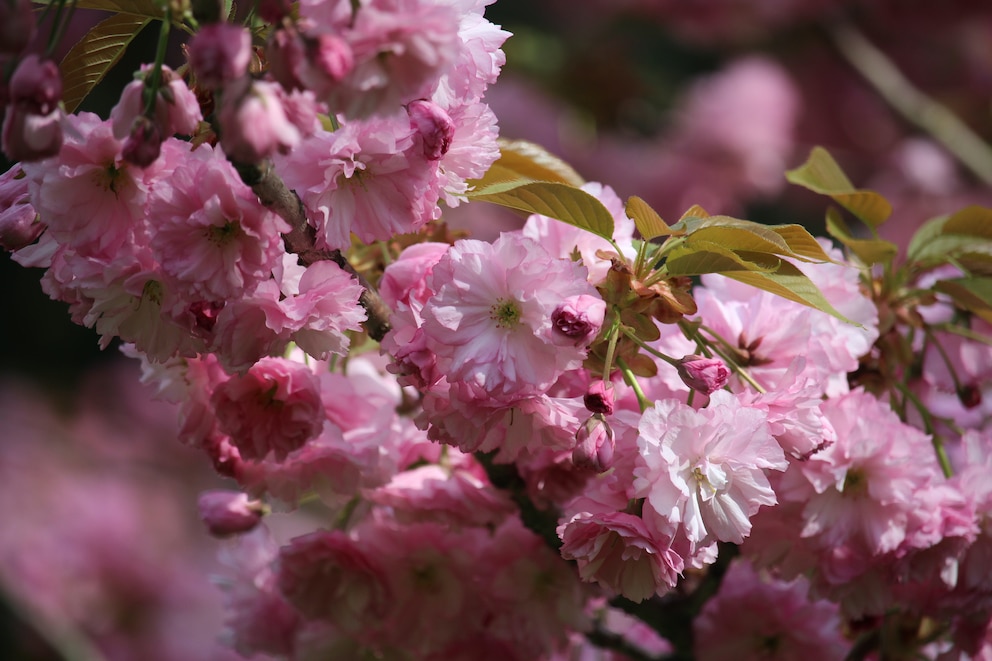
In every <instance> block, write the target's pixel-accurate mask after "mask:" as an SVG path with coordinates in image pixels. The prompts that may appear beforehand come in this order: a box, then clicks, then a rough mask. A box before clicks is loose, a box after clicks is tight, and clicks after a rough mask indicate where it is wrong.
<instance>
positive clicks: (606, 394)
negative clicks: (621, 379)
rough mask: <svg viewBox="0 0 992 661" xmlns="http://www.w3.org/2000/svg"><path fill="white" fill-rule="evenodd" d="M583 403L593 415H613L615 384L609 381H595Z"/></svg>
mask: <svg viewBox="0 0 992 661" xmlns="http://www.w3.org/2000/svg"><path fill="white" fill-rule="evenodd" d="M582 401H583V403H585V405H586V408H587V409H588V410H590V411H592V412H593V413H602V414H603V415H613V384H612V383H610V382H608V381H593V382H592V383H591V384H590V385H589V389H588V390H587V391H586V394H585V397H583V398H582Z"/></svg>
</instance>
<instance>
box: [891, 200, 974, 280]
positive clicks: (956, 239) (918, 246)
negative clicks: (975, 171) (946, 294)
mask: <svg viewBox="0 0 992 661" xmlns="http://www.w3.org/2000/svg"><path fill="white" fill-rule="evenodd" d="M907 255H908V261H909V262H910V263H914V264H918V265H920V266H924V267H928V266H936V265H939V264H945V263H948V262H950V261H952V260H953V261H954V262H956V263H957V264H959V265H961V266H963V267H964V268H966V269H968V270H969V271H972V272H975V273H989V272H990V269H992V266H990V261H992V210H990V209H986V208H984V207H978V206H970V207H965V208H964V209H962V210H961V211H958V212H957V213H953V214H951V215H950V216H939V217H937V218H933V219H932V220H929V221H927V222H926V223H924V224H923V226H922V227H920V228H919V229H918V230H917V231H916V234H914V235H913V238H912V239H911V240H910V242H909V251H908V253H907Z"/></svg>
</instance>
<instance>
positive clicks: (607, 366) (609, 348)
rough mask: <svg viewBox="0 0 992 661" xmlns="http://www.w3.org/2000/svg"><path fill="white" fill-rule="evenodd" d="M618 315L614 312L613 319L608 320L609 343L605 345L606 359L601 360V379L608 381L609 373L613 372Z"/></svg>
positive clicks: (618, 334)
mask: <svg viewBox="0 0 992 661" xmlns="http://www.w3.org/2000/svg"><path fill="white" fill-rule="evenodd" d="M619 331H620V315H619V314H614V315H613V320H612V321H611V322H610V330H609V331H607V332H608V333H609V335H608V337H609V338H610V342H609V344H607V345H606V360H604V361H603V381H605V382H607V383H609V381H610V374H611V373H612V372H613V357H614V356H615V355H616V352H617V340H618V339H620V332H619Z"/></svg>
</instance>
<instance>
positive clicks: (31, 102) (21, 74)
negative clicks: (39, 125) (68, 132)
mask: <svg viewBox="0 0 992 661" xmlns="http://www.w3.org/2000/svg"><path fill="white" fill-rule="evenodd" d="M61 98H62V75H61V74H60V73H59V67H58V65H57V64H55V62H53V61H52V60H43V59H41V58H40V57H38V56H37V55H35V54H33V53H32V54H31V55H28V56H26V57H25V58H24V59H23V60H21V63H20V65H18V67H17V71H15V72H14V75H13V76H11V78H10V102H11V103H12V104H14V105H17V106H21V107H23V108H25V109H27V110H30V111H31V112H32V113H34V114H36V115H48V114H50V113H51V112H52V111H54V110H55V108H56V107H57V106H58V103H59V99H61Z"/></svg>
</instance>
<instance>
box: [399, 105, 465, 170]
mask: <svg viewBox="0 0 992 661" xmlns="http://www.w3.org/2000/svg"><path fill="white" fill-rule="evenodd" d="M406 112H407V114H409V115H410V126H411V127H412V128H414V129H416V131H417V133H418V135H419V136H420V139H421V140H422V141H423V144H424V156H425V157H426V158H427V160H429V161H436V160H438V159H439V158H441V157H442V156H444V155H445V154H446V153H448V148H449V147H450V146H451V140H452V138H454V137H455V123H454V122H453V121H451V117H450V116H449V115H448V113H446V112H445V111H444V109H443V108H442V107H441V106H439V105H437V104H436V103H432V102H430V101H424V100H422V99H420V100H417V101H411V102H410V104H409V105H407V107H406Z"/></svg>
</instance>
